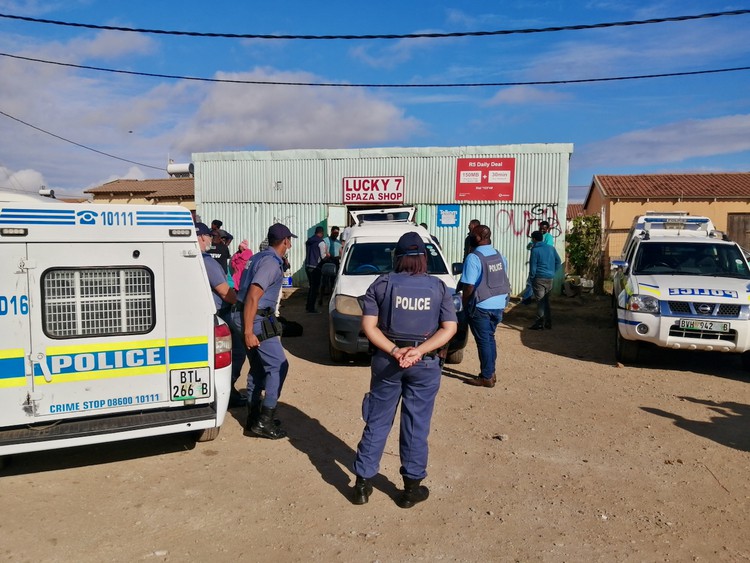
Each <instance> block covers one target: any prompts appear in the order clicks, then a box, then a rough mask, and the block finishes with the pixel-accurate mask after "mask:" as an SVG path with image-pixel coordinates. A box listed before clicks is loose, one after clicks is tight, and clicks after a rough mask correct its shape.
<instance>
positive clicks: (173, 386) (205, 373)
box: [169, 367, 211, 401]
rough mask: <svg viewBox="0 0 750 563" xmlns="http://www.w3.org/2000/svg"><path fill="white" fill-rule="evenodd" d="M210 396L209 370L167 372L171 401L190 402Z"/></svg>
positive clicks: (196, 369) (174, 370) (173, 370)
mask: <svg viewBox="0 0 750 563" xmlns="http://www.w3.org/2000/svg"><path fill="white" fill-rule="evenodd" d="M210 396H211V371H210V369H209V368H207V367H206V368H190V369H171V370H169V397H170V399H171V400H173V401H191V400H193V399H205V398H206V397H210Z"/></svg>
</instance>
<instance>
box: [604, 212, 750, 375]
mask: <svg viewBox="0 0 750 563" xmlns="http://www.w3.org/2000/svg"><path fill="white" fill-rule="evenodd" d="M612 267H613V271H614V276H613V292H612V293H613V305H614V307H615V312H616V318H617V328H616V355H617V359H618V361H620V362H624V363H632V362H636V361H637V360H638V356H639V352H640V348H641V345H642V344H644V343H650V344H652V345H655V346H659V347H663V348H672V349H681V350H707V351H711V350H713V351H720V352H730V353H735V354H739V355H740V357H741V359H742V364H743V366H744V367H745V368H747V369H750V267H749V266H748V262H747V260H746V257H745V255H744V253H743V251H742V249H741V248H740V247H739V245H737V244H736V243H734V242H731V241H729V240H727V239H726V237H725V236H724V235H723V233H720V232H718V231H715V230H714V226H713V223H712V222H711V220H710V219H709V218H708V217H695V216H689V215H688V214H687V213H672V214H656V213H649V214H647V215H643V216H640V217H636V219H635V220H634V222H633V227H632V228H631V230H630V233H629V235H628V238H627V241H626V243H625V247H624V253H623V256H622V257H621V258H619V259H616V260H613V261H612Z"/></svg>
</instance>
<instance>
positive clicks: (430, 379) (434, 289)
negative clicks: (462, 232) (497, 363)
mask: <svg viewBox="0 0 750 563" xmlns="http://www.w3.org/2000/svg"><path fill="white" fill-rule="evenodd" d="M395 259H396V264H395V269H394V271H393V272H392V273H390V274H384V275H381V276H379V277H378V279H376V280H375V281H374V282H373V283H372V285H371V286H370V287H369V288H368V290H367V293H366V295H365V299H364V305H363V316H362V330H363V331H364V333H365V334H366V335H367V338H368V339H369V340H370V343H371V345H372V347H373V348H374V349H375V352H374V355H373V357H372V367H371V372H372V375H371V379H370V392H369V393H367V394H366V395H365V398H364V401H363V403H362V417H363V418H364V420H365V423H366V424H365V429H364V431H363V433H362V439H361V440H360V442H359V445H358V446H357V455H356V459H355V460H354V465H353V469H354V473H355V475H356V481H355V485H354V491H353V497H352V502H353V503H354V504H365V503H366V502H367V501H368V500H369V497H370V494H372V484H371V482H370V479H372V477H374V476H375V475H376V474H377V473H378V471H379V469H380V459H381V458H382V456H383V450H384V448H385V443H386V440H387V438H388V433H389V432H390V430H391V426H392V425H393V420H394V417H395V415H396V408H397V407H398V403H399V400H400V401H401V430H400V434H399V453H400V456H401V470H400V472H401V475H402V476H403V480H404V490H403V491H402V492H401V493H400V494H399V496H398V498H397V499H396V504H397V505H398V506H400V507H401V508H411V507H412V506H414V504H416V503H417V502H421V501H423V500H425V499H427V497H428V495H429V490H428V489H427V487H425V486H423V485H421V481H422V479H424V478H425V477H426V475H427V471H426V469H427V436H428V434H429V432H430V420H431V418H432V411H433V407H434V406H435V397H436V396H437V392H438V389H439V388H440V378H441V364H442V360H441V358H440V357H439V356H438V354H437V351H438V350H439V349H440V348H442V347H443V346H445V345H447V344H448V342H449V341H450V339H451V337H452V336H453V335H454V334H455V333H456V329H457V326H458V323H457V321H456V311H455V306H454V304H453V299H452V295H451V291H450V290H449V289H448V288H447V287H446V286H445V284H444V283H443V282H442V281H441V280H439V279H438V278H435V277H431V276H428V275H427V251H426V249H425V244H424V242H423V241H422V239H421V238H420V236H419V235H418V234H417V233H416V232H409V233H405V234H404V235H403V236H402V237H401V238H400V239H399V241H398V244H397V245H396V250H395Z"/></svg>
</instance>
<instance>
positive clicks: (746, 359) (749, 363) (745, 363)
mask: <svg viewBox="0 0 750 563" xmlns="http://www.w3.org/2000/svg"><path fill="white" fill-rule="evenodd" d="M740 361H741V362H742V368H743V369H744V370H745V371H750V352H743V353H742V354H740Z"/></svg>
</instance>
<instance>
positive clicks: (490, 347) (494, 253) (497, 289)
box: [461, 225, 510, 387]
mask: <svg viewBox="0 0 750 563" xmlns="http://www.w3.org/2000/svg"><path fill="white" fill-rule="evenodd" d="M471 236H472V238H473V246H474V251H473V252H471V253H470V254H469V255H468V256H467V257H466V259H465V260H464V267H463V273H462V275H461V283H462V287H463V296H462V299H463V306H464V311H465V314H466V317H467V319H468V321H469V328H470V329H471V333H472V334H473V335H474V340H476V343H477V351H478V353H479V366H480V372H479V375H478V376H477V377H475V378H474V379H470V380H468V381H467V382H466V383H468V384H469V385H476V386H478V387H494V386H495V383H496V382H497V375H496V373H497V372H496V368H495V364H496V363H497V342H495V329H496V328H497V325H498V324H499V323H500V321H502V320H503V311H504V310H505V306H506V305H507V303H508V294H509V293H510V281H509V280H508V274H507V271H508V263H507V261H506V260H505V257H504V256H503V255H502V254H500V252H499V251H498V250H496V249H495V248H493V247H492V240H491V237H492V231H490V228H489V227H487V226H486V225H478V226H477V227H475V228H474V230H473V231H472V232H471Z"/></svg>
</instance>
